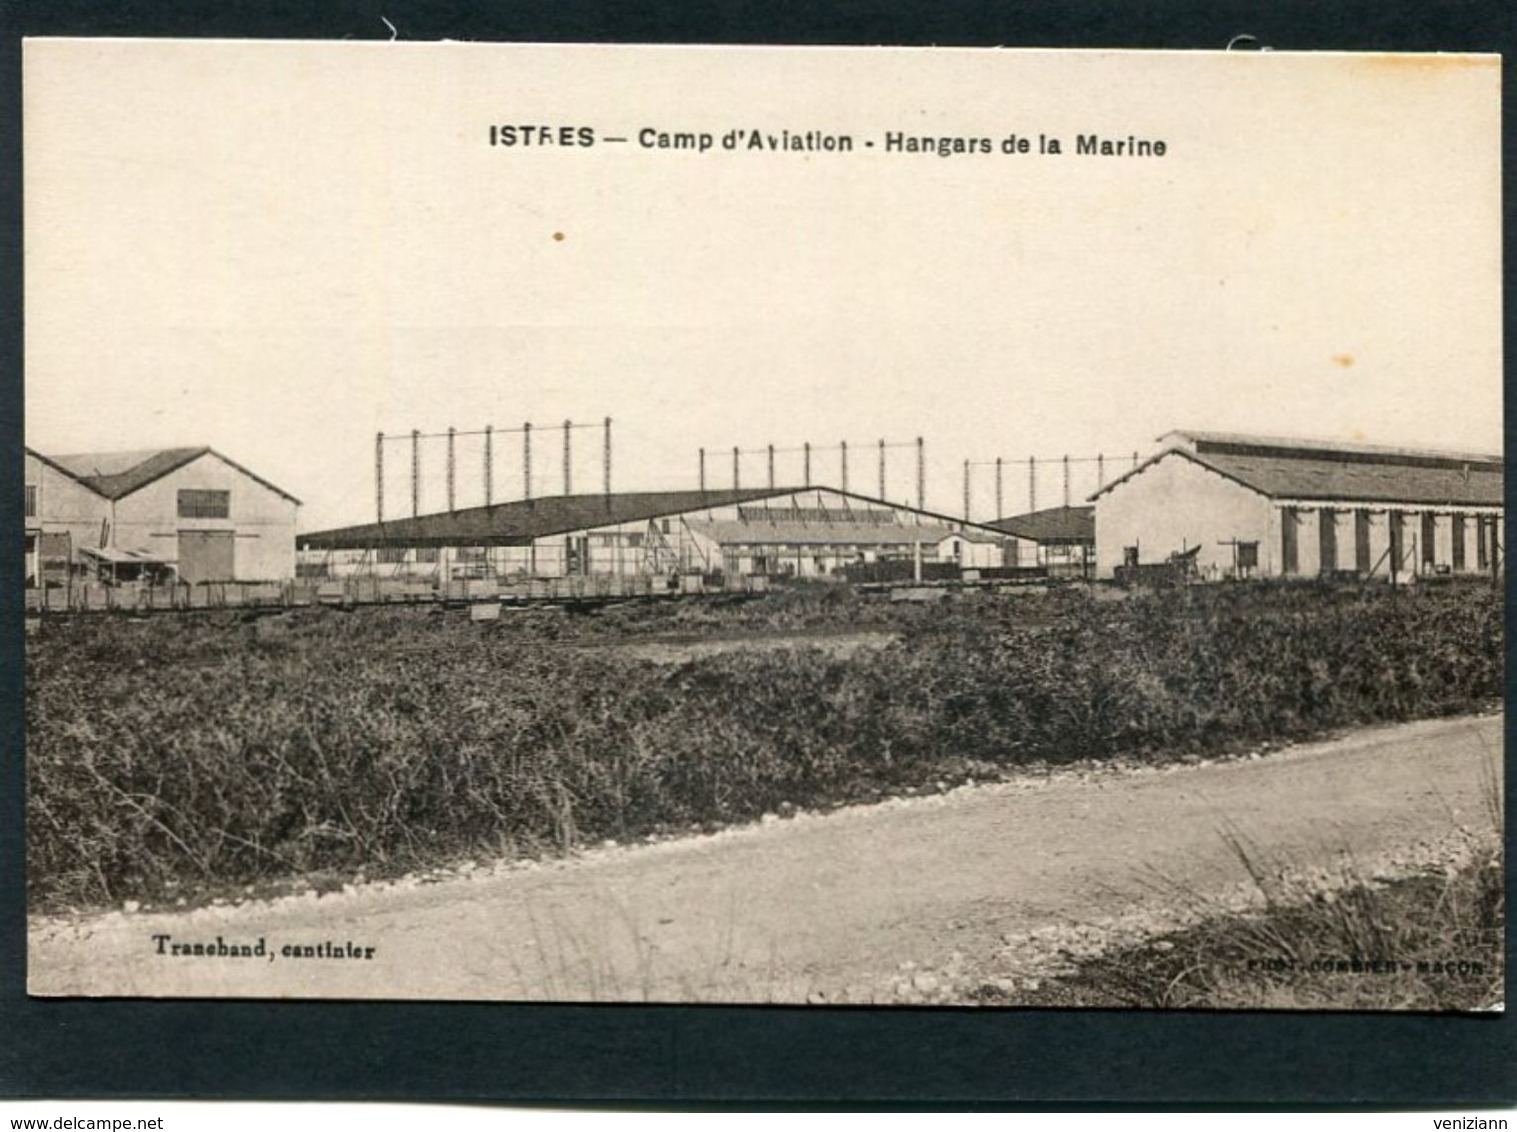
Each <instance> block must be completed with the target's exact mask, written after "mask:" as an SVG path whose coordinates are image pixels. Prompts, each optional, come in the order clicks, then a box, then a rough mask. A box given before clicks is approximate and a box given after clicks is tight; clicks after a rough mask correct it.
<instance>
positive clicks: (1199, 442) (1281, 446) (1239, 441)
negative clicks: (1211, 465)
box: [1159, 429, 1503, 471]
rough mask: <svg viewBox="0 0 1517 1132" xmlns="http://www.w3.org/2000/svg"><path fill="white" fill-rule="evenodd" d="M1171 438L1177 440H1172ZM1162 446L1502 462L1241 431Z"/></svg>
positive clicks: (1484, 455)
mask: <svg viewBox="0 0 1517 1132" xmlns="http://www.w3.org/2000/svg"><path fill="white" fill-rule="evenodd" d="M1171 438H1175V440H1173V441H1172V439H1171ZM1159 443H1161V444H1164V445H1166V446H1167V447H1182V446H1188V447H1190V448H1191V450H1192V451H1195V452H1198V453H1200V454H1201V455H1203V456H1204V455H1207V454H1208V453H1213V454H1231V455H1239V456H1242V455H1251V454H1263V453H1268V454H1274V455H1294V456H1297V457H1302V458H1314V457H1315V458H1320V459H1329V460H1341V461H1354V462H1358V461H1360V460H1365V459H1368V460H1372V461H1384V460H1390V461H1392V462H1398V463H1400V462H1411V463H1425V462H1428V461H1432V462H1438V463H1449V464H1453V465H1462V464H1491V465H1494V466H1495V467H1494V470H1498V471H1499V470H1500V465H1501V464H1502V463H1503V459H1502V457H1501V456H1500V455H1499V454H1492V453H1490V452H1455V451H1448V450H1436V449H1430V448H1404V447H1393V446H1388V445H1383V444H1358V443H1348V442H1345V441H1335V440H1308V439H1305V438H1301V437H1285V436H1258V435H1254V434H1249V433H1240V432H1195V431H1192V430H1189V429H1176V430H1175V431H1173V432H1167V433H1165V434H1164V435H1163V436H1161V437H1159Z"/></svg>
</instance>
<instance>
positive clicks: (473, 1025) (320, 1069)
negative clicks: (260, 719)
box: [0, 0, 1517, 1109]
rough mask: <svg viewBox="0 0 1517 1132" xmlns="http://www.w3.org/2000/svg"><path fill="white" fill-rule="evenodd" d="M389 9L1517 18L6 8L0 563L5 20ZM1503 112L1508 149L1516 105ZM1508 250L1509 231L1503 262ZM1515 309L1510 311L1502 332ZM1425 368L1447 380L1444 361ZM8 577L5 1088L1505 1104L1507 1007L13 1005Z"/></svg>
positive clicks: (1228, 21) (989, 28)
mask: <svg viewBox="0 0 1517 1132" xmlns="http://www.w3.org/2000/svg"><path fill="white" fill-rule="evenodd" d="M385 20H388V21H389V23H390V24H393V25H394V26H395V27H396V29H397V30H398V33H399V38H400V39H402V40H408V41H428V40H437V39H457V40H474V41H484V42H488V41H541V42H559V41H562V42H571V41H586V42H671V43H775V44H779V43H800V44H865V45H869V44H892V45H928V44H937V45H944V46H948V45H953V46H1008V47H1132V48H1169V49H1208V50H1216V49H1221V48H1223V47H1224V46H1226V45H1227V43H1228V42H1229V41H1230V40H1231V39H1232V38H1233V37H1234V36H1237V35H1242V34H1247V35H1252V36H1255V37H1256V39H1257V42H1258V43H1260V44H1265V45H1269V46H1271V47H1273V48H1275V49H1277V50H1282V51H1284V50H1293V51H1295V50H1341V51H1368V50H1373V51H1482V52H1484V51H1495V52H1499V51H1502V50H1504V49H1506V48H1508V47H1510V46H1511V44H1512V38H1513V35H1512V27H1513V13H1512V11H1511V9H1510V7H1509V6H1508V5H1507V4H1506V3H1504V2H1502V0H1491V2H1486V0H1481V2H1466V3H1441V4H1440V3H1415V2H1413V0H1394V2H1389V3H1387V2H1380V3H1365V2H1349V3H1335V4H1324V3H1322V2H1321V0H1311V2H1302V0H1290V2H1284V3H1280V2H1277V3H1241V2H1227V3H1210V4H1205V3H1200V2H1198V0H1186V2H1184V3H1180V2H1173V3H1164V2H1156V0H1150V2H1147V3H1138V2H1130V3H1127V4H1125V5H1124V4H1118V3H1114V2H1110V0H1107V2H1096V0H1036V2H1023V3H1012V2H1004V0H1003V2H986V0H980V2H969V0H953V2H930V0H916V2H902V0H871V2H847V0H840V2H837V3H833V4H821V3H811V4H786V3H780V2H776V0H767V2H758V0H747V2H742V3H728V4H719V3H713V2H710V0H701V2H674V0H653V2H641V3H634V2H632V0H623V2H620V3H618V2H616V0H534V2H530V3H525V2H524V3H501V2H489V0H476V2H473V3H460V2H452V3H441V2H438V3H428V2H408V3H400V2H391V0H386V2H379V0H369V2H347V3H329V4H325V5H322V6H320V7H319V8H318V9H315V10H311V7H310V6H309V5H308V4H306V3H300V2H296V0H285V2H282V3H260V4H233V3H229V2H227V0H222V2H220V3H174V2H167V3H145V2H135V3H117V4H111V5H108V6H107V5H105V4H101V3H83V2H78V0H76V2H72V3H67V2H66V3H47V4H44V3H10V4H6V3H3V2H0V33H3V36H4V38H3V41H0V106H3V107H4V121H3V125H0V437H3V439H4V441H5V442H6V448H5V449H4V451H5V452H6V454H7V455H6V459H5V460H4V468H3V473H0V532H3V535H0V537H3V538H4V540H5V544H4V550H3V551H0V564H3V563H5V562H10V563H13V564H14V563H18V562H19V561H20V559H21V554H22V551H21V531H22V527H23V523H22V516H21V498H22V493H21V490H20V485H21V477H22V462H21V442H22V393H21V389H22V379H23V350H22V339H21V326H22V313H23V305H22V304H23V294H22V277H21V272H20V270H19V264H20V250H21V207H22V201H21V189H20V183H21V110H20V105H21V102H20V95H21V77H20V67H21V47H20V39H21V37H22V36H26V35H56V36H65V35H68V36H73V35H78V36H135V37H154V36H181V37H200V36H217V37H228V38H267V39H322V40H342V39H352V40H386V39H389V38H391V31H390V28H389V27H388V26H387V25H386V23H385ZM1503 87H1504V92H1505V91H1506V90H1509V89H1510V76H1509V74H1508V75H1506V76H1504V82H1503ZM1289 128H1291V129H1309V128H1310V123H1302V122H1292V123H1289ZM1504 128H1505V137H1504V156H1505V159H1506V162H1505V163H1506V165H1507V166H1508V167H1511V163H1512V156H1513V153H1512V146H1511V137H1512V132H1511V125H1510V118H1508V120H1507V124H1506V125H1505V127H1504ZM1404 156H1405V160H1406V162H1407V163H1408V166H1410V165H1412V164H1414V163H1415V162H1417V161H1418V155H1417V154H1416V153H1415V152H1408V153H1406V154H1405V155H1404ZM1399 172H1400V170H1399V168H1398V167H1394V166H1392V167H1388V168H1386V170H1385V176H1387V177H1395V176H1398V175H1399ZM1504 191H1505V205H1506V207H1505V214H1506V219H1507V225H1506V228H1507V230H1508V231H1510V229H1511V216H1512V212H1511V207H1510V206H1511V200H1512V194H1511V188H1510V184H1509V183H1508V184H1507V185H1506V186H1505V189H1504ZM1510 252H1511V243H1510V241H1508V243H1507V253H1508V254H1507V257H1506V262H1507V263H1508V264H1510V263H1511V262H1512V257H1511V254H1510ZM1511 325H1512V317H1511V310H1510V304H1509V305H1508V310H1507V315H1506V326H1507V329H1508V336H1507V340H1508V341H1509V342H1510V341H1513V340H1514V339H1513V336H1512V335H1511V333H1510V330H1511ZM1428 379H1429V381H1430V382H1439V383H1443V384H1447V385H1448V386H1449V388H1450V390H1451V391H1453V390H1454V389H1455V388H1456V387H1457V384H1456V383H1457V375H1455V374H1429V375H1428ZM1510 387H1511V386H1510V369H1509V370H1508V388H1509V389H1510ZM101 411H102V412H109V411H110V410H109V406H108V405H105V404H103V405H102V406H101ZM1510 446H1511V444H1510V441H1509V442H1508V447H1510ZM20 575H21V572H20V570H19V569H14V568H13V569H0V634H3V638H0V705H4V706H3V710H0V728H3V737H0V742H3V751H4V754H5V757H4V759H3V763H0V773H3V779H0V900H3V906H0V1095H10V1096H37V1097H57V1098H62V1097H90V1096H95V1097H143V1098H146V1097H207V1096H221V1097H240V1098H288V1097H307V1098H346V1099H358V1098H391V1099H400V1098H405V1099H410V1100H427V1099H466V1098H467V1099H497V1100H514V1101H540V1102H550V1103H552V1102H574V1103H575V1104H576V1105H583V1104H585V1103H586V1102H600V1103H608V1104H613V1105H628V1104H631V1105H639V1106H645V1105H649V1104H654V1105H660V1106H663V1105H671V1104H672V1105H684V1106H691V1105H695V1106H704V1105H715V1106H722V1105H726V1106H734V1105H739V1104H741V1105H743V1106H744V1107H752V1106H753V1105H754V1104H768V1105H776V1106H785V1105H787V1104H789V1105H792V1106H794V1105H799V1104H806V1105H808V1106H814V1105H817V1104H826V1103H828V1102H831V1103H835V1104H841V1103H846V1102H853V1103H855V1104H857V1103H859V1102H872V1103H874V1104H876V1105H879V1106H883V1107H892V1108H898V1107H907V1106H917V1105H920V1106H928V1107H931V1106H934V1105H938V1106H941V1105H947V1104H953V1105H954V1106H955V1107H961V1106H963V1105H965V1104H971V1105H973V1104H976V1103H978V1104H983V1105H986V1106H993V1107H1007V1106H1018V1107H1033V1106H1039V1107H1070V1106H1079V1107H1105V1106H1111V1107H1118V1108H1123V1109H1127V1108H1136V1107H1143V1106H1170V1107H1172V1106H1176V1105H1180V1106H1203V1107H1246V1108H1260V1107H1265V1106H1292V1107H1302V1106H1306V1107H1313V1108H1320V1107H1325V1106H1335V1105H1366V1104H1368V1105H1375V1106H1381V1107H1397V1108H1402V1107H1409V1106H1415V1105H1428V1106H1438V1107H1448V1106H1453V1105H1459V1104H1466V1105H1469V1104H1476V1105H1482V1106H1494V1105H1503V1104H1508V1103H1511V1102H1513V1101H1514V1100H1517V1042H1514V1040H1513V1037H1514V1032H1517V1031H1514V1022H1513V1020H1512V1019H1511V1018H1510V1017H1509V1016H1508V1017H1502V1018H1495V1017H1481V1018H1462V1017H1439V1016H1417V1015H1413V1016H1406V1015H1397V1016H1390V1015H1382V1016H1365V1015H1347V1014H1342V1015H1285V1014H1281V1015H1268V1014H1248V1015H1243V1014H1202V1013H1192V1014H1157V1013H1143V1014H1140V1013H1126V1012H1111V1011H1084V1012H1060V1011H1043V1012H1033V1011H1015V1010H990V1009H984V1010H942V1009H915V1008H892V1009H883V1010H881V1009H862V1008H860V1009H843V1008H815V1007H813V1008H798V1009H789V1008H774V1007H766V1008H731V1007H715V1006H711V1007H639V1006H620V1005H618V1006H586V1007H558V1006H537V1005H533V1006H526V1005H521V1006H517V1005H497V1004H489V1005H485V1004H468V1003H417V1004H410V1003H273V1002H227V1001H218V1002H209V1001H174V1002H151V1001H136V1000H78V1001H63V1000H32V999H28V998H27V997H26V994H25V976H24V970H25V966H24V957H25V916H24V901H23V886H22V860H21V853H22V836H21V830H22V818H23V796H24V773H23V767H22V760H21V758H20V756H19V752H20V751H21V749H22V717H21V711H20V704H21V680H22V662H21V656H22V648H23V635H22V618H21V591H20V582H21V576H20ZM1508 617H1509V619H1510V617H1511V614H1510V613H1509V614H1508ZM1510 624H1511V622H1510V620H1509V627H1510ZM1508 746H1509V748H1510V744H1508ZM1511 874H1512V870H1511V869H1510V868H1509V869H1508V878H1509V885H1510V878H1511ZM1508 949H1509V950H1508V953H1509V954H1510V939H1509V940H1508Z"/></svg>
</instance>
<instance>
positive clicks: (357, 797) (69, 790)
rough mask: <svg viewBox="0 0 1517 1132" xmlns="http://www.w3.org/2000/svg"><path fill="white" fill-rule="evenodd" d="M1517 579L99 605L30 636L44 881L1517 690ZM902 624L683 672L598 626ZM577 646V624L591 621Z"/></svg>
mask: <svg viewBox="0 0 1517 1132" xmlns="http://www.w3.org/2000/svg"><path fill="white" fill-rule="evenodd" d="M1501 612H1502V606H1501V601H1500V595H1498V594H1494V593H1492V592H1490V591H1488V590H1485V589H1476V588H1468V589H1464V588H1460V589H1454V588H1450V589H1446V590H1439V591H1430V592H1423V593H1417V594H1406V593H1390V592H1387V591H1383V590H1366V591H1359V590H1353V591H1347V590H1341V591H1340V590H1330V589H1323V590H1317V589H1312V588H1299V587H1297V588H1280V589H1274V588H1267V587H1222V588H1219V587H1208V588H1193V589H1186V590H1180V591H1175V592H1170V593H1164V594H1154V595H1145V596H1137V597H1134V598H1131V599H1129V600H1126V601H1115V602H1111V601H1097V600H1095V599H1094V598H1092V597H1090V596H1088V595H1086V594H1083V593H1080V592H1073V591H1071V592H1055V593H1050V594H1046V595H1024V596H1016V597H1012V598H1000V599H997V598H989V597H986V598H976V599H966V600H964V601H960V602H954V603H950V604H947V605H944V606H940V607H934V608H931V609H921V608H910V609H902V608H897V607H891V606H889V605H888V604H885V603H879V602H870V601H865V600H862V599H859V598H856V597H854V596H852V595H850V594H848V593H847V592H845V591H832V592H823V593H817V594H805V595H799V596H785V595H776V596H774V597H772V598H768V599H765V600H764V601H761V602H754V603H749V604H746V605H743V606H739V607H732V608H725V609H724V608H720V607H712V606H709V605H704V604H699V603H685V604H680V605H676V606H673V607H659V608H655V609H639V608H636V607H625V608H623V609H621V610H613V611H608V612H607V613H606V614H603V615H600V616H593V617H570V616H566V615H564V614H559V613H550V612H542V613H525V614H516V615H512V617H511V618H510V619H508V620H505V621H502V622H500V623H491V624H483V625H475V624H471V623H469V622H468V621H466V620H463V619H462V618H461V617H458V616H456V615H455V616H442V615H428V614H425V613H420V612H416V611H360V612H355V613H350V614H340V613H332V612H324V611H312V612H306V613H291V614H284V615H280V616H278V617H273V618H265V619H260V620H250V621H243V620H235V619H230V618H228V619H222V620H217V619H216V618H213V617H206V618H202V619H196V620H190V619H182V618H172V619H171V618H166V617H164V618H157V619H148V620H128V619H95V618H75V619H73V620H59V621H51V622H48V623H47V624H46V625H45V626H44V630H43V632H42V633H41V634H39V635H38V636H37V637H35V638H33V639H32V640H31V641H30V642H29V648H28V655H27V695H26V711H27V735H28V776H29V789H30V793H29V807H30V809H29V829H28V833H29V839H28V845H29V855H30V860H29V875H30V894H31V897H32V900H33V902H34V904H36V905H38V906H45V907H58V906H63V905H70V904H86V905H87V904H100V903H104V902H111V901H119V900H122V899H125V898H129V897H130V898H136V899H157V898H162V897H164V896H166V895H168V894H170V893H174V892H177V893H181V894H182V893H186V892H190V893H193V892H196V891H199V890H203V889H206V888H209V887H214V886H217V885H226V884H247V883H251V882H254V881H258V880H264V879H271V878H279V877H284V876H290V875H294V874H299V873H302V872H308V871H314V870H329V871H335V872H338V873H342V874H351V873H357V872H365V873H366V874H367V875H369V876H374V875H381V874H393V873H396V872H400V871H405V870H408V869H413V868H418V867H424V866H428V865H434V864H438V863H440V862H442V861H446V860H448V859H453V858H458V857H461V856H464V855H479V854H497V853H500V854H512V853H535V852H542V851H549V850H559V849H563V848H567V847H569V846H572V845H573V844H576V843H580V842H585V841H598V840H600V839H604V838H617V839H621V838H626V837H634V836H640V835H644V834H647V833H650V832H654V831H658V830H661V829H677V828H689V827H690V826H692V825H697V824H703V823H710V822H723V821H731V820H740V819H747V818H753V817H756V816H758V815H759V814H761V813H763V812H765V811H766V810H772V809H775V808H777V807H780V806H782V805H784V804H785V803H789V804H792V805H800V806H808V805H814V804H817V803H821V802H825V801H847V800H856V799H860V798H868V797H874V796H877V795H878V793H879V792H881V791H885V790H891V789H898V788H901V787H903V786H910V785H916V784H921V783H925V782H933V781H939V780H944V779H948V780H955V779H958V778H962V777H963V776H965V775H967V774H981V775H983V774H985V773H987V772H988V771H991V770H993V769H994V768H997V767H1008V766H1014V765H1017V764H1021V763H1027V762H1032V761H1061V760H1069V759H1075V758H1082V757H1093V756H1094V757H1100V756H1105V755H1115V754H1126V755H1134V756H1145V755H1148V756H1159V757H1162V756H1168V755H1173V754H1179V753H1185V752H1199V751H1213V750H1218V749H1223V748H1225V747H1227V746H1229V745H1233V744H1238V743H1244V742H1250V741H1257V740H1262V739H1266V738H1270V739H1273V738H1288V737H1297V736H1304V735H1309V734H1313V733H1318V732H1321V731H1323V730H1324V729H1330V728H1334V727H1339V726H1343V725H1348V724H1354V723H1361V722H1368V721H1374V720H1394V719H1404V718H1410V717H1414V716H1425V715H1436V714H1444V713H1449V712H1454V711H1460V710H1466V709H1468V708H1470V707H1471V706H1475V705H1479V704H1482V703H1486V702H1490V701H1494V700H1497V699H1498V698H1499V697H1500V695H1501V692H1502V625H1501ZM860 626H871V627H893V628H895V629H896V630H897V631H898V632H899V633H900V636H899V638H898V639H897V640H896V641H895V642H894V643H892V644H890V645H888V646H887V647H883V648H879V649H873V650H861V651H859V652H857V653H855V654H853V655H851V656H848V657H839V656H836V655H829V654H827V653H824V652H823V651H821V650H819V649H806V648H797V649H795V650H783V651H766V652H743V651H735V652H728V653H724V654H721V655H716V656H709V657H706V658H704V659H700V660H695V661H690V662H688V663H685V664H683V665H678V666H668V665H658V664H654V663H652V662H648V661H637V660H632V659H630V658H627V657H623V656H618V655H617V654H616V651H615V650H614V649H584V648H578V647H573V645H574V644H585V643H604V642H615V641H618V640H629V639H636V638H637V636H638V635H639V634H646V633H668V632H683V633H702V632H704V633H720V632H732V631H742V632H752V631H755V630H774V629H808V630H818V629H826V628H829V627H833V628H838V629H851V628H857V627H860ZM565 642H571V643H565Z"/></svg>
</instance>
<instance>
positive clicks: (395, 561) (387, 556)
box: [378, 546, 406, 566]
mask: <svg viewBox="0 0 1517 1132" xmlns="http://www.w3.org/2000/svg"><path fill="white" fill-rule="evenodd" d="M378 557H379V564H380V565H381V566H399V565H400V564H401V563H402V562H404V561H405V560H406V548H405V547H403V546H382V547H380V548H379V556H378Z"/></svg>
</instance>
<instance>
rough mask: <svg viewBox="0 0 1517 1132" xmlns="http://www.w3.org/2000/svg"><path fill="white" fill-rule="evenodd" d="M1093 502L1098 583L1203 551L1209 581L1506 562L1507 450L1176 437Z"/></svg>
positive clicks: (1490, 567) (1465, 568)
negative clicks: (1484, 451)
mask: <svg viewBox="0 0 1517 1132" xmlns="http://www.w3.org/2000/svg"><path fill="white" fill-rule="evenodd" d="M1159 440H1160V443H1161V444H1163V445H1164V447H1163V449H1162V450H1161V451H1160V452H1159V453H1158V454H1157V455H1155V456H1153V457H1151V458H1150V459H1148V460H1147V461H1145V462H1143V463H1141V464H1139V465H1138V466H1137V467H1136V468H1134V469H1133V470H1132V471H1130V472H1128V473H1127V474H1126V475H1123V476H1121V477H1120V478H1118V479H1116V480H1113V481H1112V482H1111V483H1108V484H1106V485H1105V486H1104V487H1102V488H1101V489H1100V490H1099V491H1097V492H1096V493H1095V495H1093V496H1092V497H1091V500H1092V502H1093V503H1094V505H1095V541H1096V564H1097V576H1098V577H1102V578H1111V577H1113V576H1114V574H1115V573H1116V570H1117V568H1118V567H1120V566H1129V565H1131V566H1135V565H1139V564H1147V563H1157V562H1163V561H1165V560H1166V559H1167V558H1169V557H1171V556H1179V555H1191V556H1193V557H1194V559H1195V563H1196V566H1197V568H1198V571H1199V573H1200V574H1201V576H1202V577H1204V578H1229V577H1231V578H1245V577H1266V578H1277V577H1317V576H1329V577H1339V576H1354V577H1361V578H1382V579H1387V580H1393V581H1406V580H1411V579H1413V578H1416V577H1419V576H1423V575H1461V574H1467V575H1468V574H1482V573H1483V574H1490V573H1492V572H1494V571H1496V570H1498V569H1500V568H1501V566H1502V562H1501V553H1502V551H1501V542H1500V532H1501V519H1502V514H1503V498H1504V496H1503V462H1502V458H1501V457H1500V456H1496V455H1489V454H1471V453H1458V452H1433V451H1421V450H1415V449H1406V448H1384V447H1375V446H1371V445H1360V444H1338V443H1331V442H1322V441H1308V440H1291V439H1278V438H1272V437H1259V436H1241V435H1236V434H1230V433H1213V432H1172V433H1167V434H1166V435H1164V436H1162V437H1160V438H1159Z"/></svg>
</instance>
